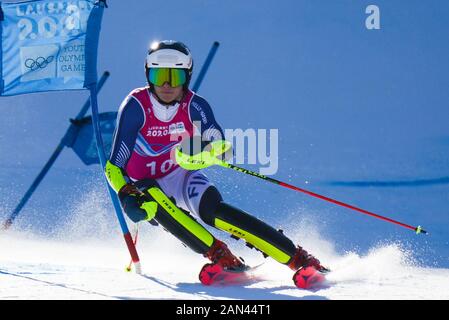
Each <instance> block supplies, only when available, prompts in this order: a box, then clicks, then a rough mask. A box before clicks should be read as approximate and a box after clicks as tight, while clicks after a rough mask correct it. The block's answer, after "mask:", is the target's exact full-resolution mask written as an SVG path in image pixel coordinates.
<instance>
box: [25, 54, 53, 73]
mask: <svg viewBox="0 0 449 320" xmlns="http://www.w3.org/2000/svg"><path fill="white" fill-rule="evenodd" d="M53 59H54V56H48V57H47V58H44V57H37V58H36V59H31V58H28V59H26V60H25V67H27V68H29V69H30V70H31V71H35V70H37V69H44V68H45V67H46V66H48V64H49V63H50V62H52V61H53Z"/></svg>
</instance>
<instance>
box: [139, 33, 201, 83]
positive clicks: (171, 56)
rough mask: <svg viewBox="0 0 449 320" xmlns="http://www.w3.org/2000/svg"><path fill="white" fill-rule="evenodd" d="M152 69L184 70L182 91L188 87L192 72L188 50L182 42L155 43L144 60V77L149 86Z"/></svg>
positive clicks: (190, 55)
mask: <svg viewBox="0 0 449 320" xmlns="http://www.w3.org/2000/svg"><path fill="white" fill-rule="evenodd" d="M152 68H175V69H186V77H187V81H186V83H185V84H184V89H187V88H188V86H189V82H190V79H191V77H192V71H193V59H192V54H191V53H190V50H189V48H188V47H187V46H186V45H185V44H184V43H182V42H179V41H173V40H163V41H159V42H155V43H153V44H152V45H151V47H150V49H149V50H148V54H147V58H146V60H145V75H146V78H147V81H148V84H149V85H150V88H151V87H152V83H151V82H150V78H149V72H150V69H152Z"/></svg>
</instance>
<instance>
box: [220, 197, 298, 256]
mask: <svg viewBox="0 0 449 320" xmlns="http://www.w3.org/2000/svg"><path fill="white" fill-rule="evenodd" d="M213 226H214V227H216V228H218V229H221V230H223V231H226V232H228V233H230V234H231V235H233V236H234V237H237V238H241V239H244V240H245V241H246V242H247V243H248V244H250V245H251V246H254V247H255V248H257V249H258V250H260V251H262V252H263V253H264V254H265V255H268V256H270V257H272V258H273V259H275V260H276V261H278V262H280V263H283V264H288V263H289V262H290V261H291V258H292V257H293V256H294V254H295V251H296V248H295V245H294V244H293V242H292V241H291V240H290V239H289V238H287V237H286V236H285V235H284V234H283V233H282V232H281V231H278V230H276V229H274V228H273V227H271V226H269V225H268V224H266V223H265V222H263V221H261V220H259V219H257V218H255V217H253V216H251V215H249V214H248V213H246V212H244V211H243V210H240V209H238V208H235V207H233V206H231V205H229V204H226V203H224V202H220V203H219V205H218V206H217V207H216V209H215V214H214V219H213Z"/></svg>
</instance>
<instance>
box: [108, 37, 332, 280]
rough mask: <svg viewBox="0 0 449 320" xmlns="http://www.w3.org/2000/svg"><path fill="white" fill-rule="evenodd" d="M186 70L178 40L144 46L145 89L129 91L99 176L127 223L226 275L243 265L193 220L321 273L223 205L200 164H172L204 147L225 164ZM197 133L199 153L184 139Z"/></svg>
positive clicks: (219, 139)
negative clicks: (159, 230)
mask: <svg viewBox="0 0 449 320" xmlns="http://www.w3.org/2000/svg"><path fill="white" fill-rule="evenodd" d="M192 71H193V60H192V55H191V53H190V50H189V49H188V48H187V47H186V46H185V45H184V44H183V43H181V42H177V41H171V40H165V41H160V42H158V43H156V44H155V45H152V46H151V48H150V49H149V50H148V54H147V57H146V61H145V74H146V79H147V82H148V86H146V87H142V88H138V89H135V90H133V91H131V93H129V94H128V96H127V97H126V98H125V99H124V101H123V102H122V104H121V106H120V108H119V112H118V116H117V127H116V130H115V133H114V138H113V146H112V151H111V155H110V158H109V160H108V161H107V163H106V167H105V174H106V177H107V179H108V182H109V184H110V185H111V187H112V188H113V189H114V190H115V191H116V192H117V194H118V197H119V199H120V202H121V205H122V208H123V210H124V211H125V213H126V214H127V216H128V217H129V218H130V219H131V220H132V221H133V222H135V223H137V222H139V221H145V220H146V221H149V222H150V223H152V224H156V225H157V224H161V225H162V226H163V227H164V228H165V229H166V230H167V231H169V232H170V233H172V234H173V235H174V236H175V237H177V238H178V239H179V240H180V241H182V242H183V243H184V244H185V245H186V246H188V247H189V248H191V249H192V250H193V251H195V252H197V253H199V254H202V255H203V256H204V257H206V258H208V259H209V260H210V261H211V262H212V264H214V265H216V264H218V265H219V266H221V267H222V268H223V269H226V270H244V269H245V268H246V266H245V264H244V263H243V262H242V261H241V260H240V259H239V258H238V257H236V256H235V255H234V254H232V253H231V251H230V250H229V248H228V247H227V245H226V244H225V243H224V242H222V241H220V240H218V239H217V238H215V237H214V236H213V235H212V234H211V233H210V232H209V231H208V230H207V229H206V228H204V226H202V225H201V224H200V223H198V222H197V219H195V218H194V217H193V216H196V217H197V218H198V217H199V218H200V219H201V220H202V221H204V222H205V223H207V224H208V225H210V226H212V227H215V228H217V229H220V230H223V231H226V232H228V233H230V234H231V235H232V236H233V237H237V238H241V239H244V240H245V241H246V242H247V243H248V246H250V247H255V248H256V249H258V250H259V251H261V252H262V253H263V254H264V255H266V256H270V257H271V258H273V259H275V260H277V261H278V262H280V263H283V264H285V265H287V266H288V267H290V268H291V269H292V270H294V271H297V270H298V269H300V268H301V267H304V266H313V267H315V268H316V269H317V270H325V268H324V267H323V266H322V265H321V264H320V261H319V260H318V259H316V258H315V257H313V256H312V255H310V254H308V253H307V251H305V250H304V249H303V248H301V247H300V246H295V245H294V244H293V242H292V241H291V240H290V239H289V238H287V237H286V236H285V235H284V234H283V233H282V232H281V231H278V230H275V229H274V228H272V227H271V226H269V225H267V224H266V223H264V222H262V221H260V220H259V219H257V218H255V217H253V216H251V215H250V214H248V213H246V212H244V211H243V210H240V209H238V208H236V207H233V206H231V205H229V204H228V203H226V202H225V201H223V198H222V196H221V194H220V192H219V191H218V190H217V188H216V187H215V186H214V185H213V183H211V182H210V181H209V179H208V178H207V177H206V175H205V174H204V173H203V172H202V171H201V170H200V169H201V168H203V167H206V166H208V165H207V164H204V166H201V163H200V164H198V165H197V166H196V167H195V168H196V170H186V169H184V168H183V167H182V166H180V165H179V163H177V161H176V159H182V158H183V157H184V159H187V160H188V159H190V158H191V157H195V156H196V155H198V154H201V153H202V152H211V150H212V149H213V150H215V152H216V155H217V156H222V157H224V158H225V159H226V157H228V156H229V155H230V154H231V155H232V149H231V148H232V147H231V145H230V143H228V142H227V141H225V140H223V139H224V134H223V130H222V128H221V127H220V125H219V124H218V123H217V122H216V120H215V118H214V115H213V113H212V109H211V107H210V106H209V104H208V102H207V101H206V100H205V99H204V98H203V97H201V96H199V95H197V94H196V93H195V92H193V91H191V90H189V83H190V79H191V76H192ZM198 134H199V135H200V136H201V137H202V139H201V148H200V149H199V150H193V149H195V148H192V145H193V146H194V145H195V144H194V143H193V144H192V137H193V136H194V135H195V136H198ZM186 142H187V143H186ZM217 150H218V151H217ZM174 153H176V155H175V156H173V155H174ZM154 221H156V223H155V222H154Z"/></svg>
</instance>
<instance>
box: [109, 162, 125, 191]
mask: <svg viewBox="0 0 449 320" xmlns="http://www.w3.org/2000/svg"><path fill="white" fill-rule="evenodd" d="M104 173H105V175H106V178H107V180H108V182H109V185H110V186H111V188H112V189H114V190H115V192H117V193H118V192H119V191H120V189H121V188H122V187H123V186H124V185H125V184H126V183H127V182H126V180H125V177H124V175H123V172H122V169H121V168H119V167H117V166H115V165H113V164H112V163H111V162H110V161H109V160H108V161H106V167H105V168H104Z"/></svg>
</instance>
